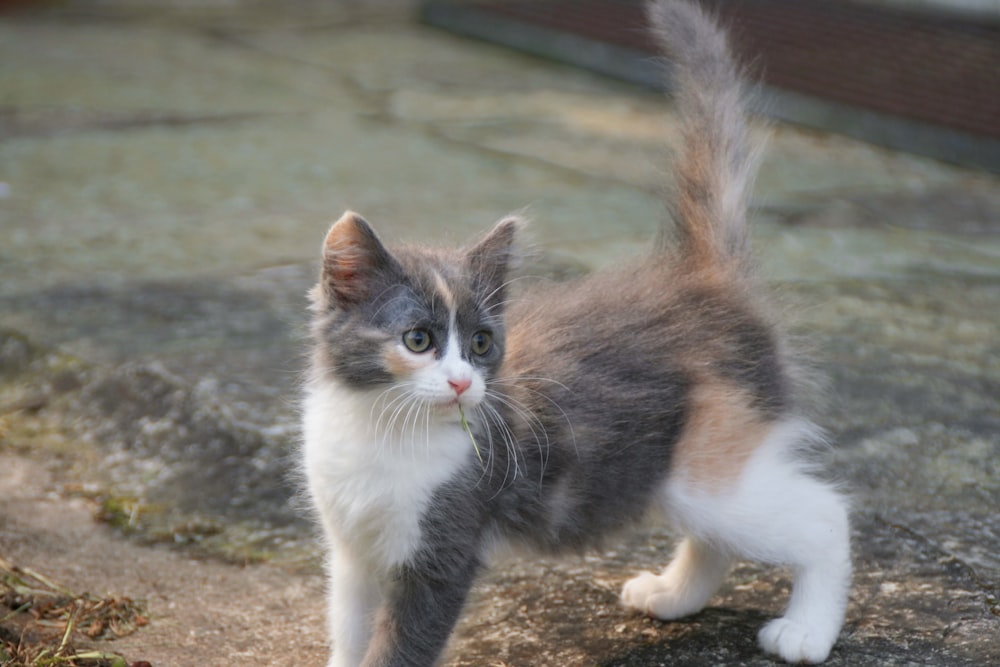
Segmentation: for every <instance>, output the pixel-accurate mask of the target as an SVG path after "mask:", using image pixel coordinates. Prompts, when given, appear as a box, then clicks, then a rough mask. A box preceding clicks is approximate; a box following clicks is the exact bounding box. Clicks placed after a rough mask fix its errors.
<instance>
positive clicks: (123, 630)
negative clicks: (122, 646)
mask: <svg viewBox="0 0 1000 667" xmlns="http://www.w3.org/2000/svg"><path fill="white" fill-rule="evenodd" d="M147 623H148V620H147V619H146V616H145V613H144V611H143V605H142V603H141V602H136V601H134V600H131V599H129V598H125V597H105V598H101V597H95V596H93V595H90V594H89V593H83V594H77V593H74V592H73V591H70V590H68V589H66V588H65V587H63V586H60V585H59V584H57V583H55V582H54V581H52V580H51V579H49V578H48V577H46V576H45V575H43V574H41V573H39V572H35V571H34V570H31V569H29V568H26V567H21V566H18V565H15V564H13V563H11V562H9V561H7V560H6V559H4V558H3V557H0V664H3V665H9V666H10V667H50V666H51V667H55V666H60V667H128V666H129V663H128V662H127V661H126V660H125V658H123V657H122V656H120V655H117V654H115V653H113V652H110V651H102V650H97V649H94V648H93V646H94V645H95V644H96V643H97V642H99V641H101V640H108V639H116V638H118V637H124V636H126V635H130V634H132V633H133V632H135V631H136V630H137V629H138V628H140V627H142V626H144V625H146V624H147ZM81 645H86V648H81ZM142 665H143V663H142V662H136V663H132V667H141V666H142Z"/></svg>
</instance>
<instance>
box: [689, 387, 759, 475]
mask: <svg viewBox="0 0 1000 667" xmlns="http://www.w3.org/2000/svg"><path fill="white" fill-rule="evenodd" d="M690 415H691V416H690V419H689V422H688V424H687V426H686V427H685V429H684V435H682V436H681V439H680V440H679V441H678V443H677V448H676V449H675V450H674V460H673V470H674V472H673V473H672V475H673V476H675V477H682V478H683V479H684V480H685V481H687V482H688V483H691V484H692V485H694V486H697V487H699V488H701V489H703V490H706V491H713V492H718V491H722V490H724V489H725V488H726V487H727V486H728V485H731V484H732V483H733V482H735V481H736V479H737V478H738V477H739V476H740V473H742V472H743V468H744V466H745V465H746V463H747V460H748V459H749V458H750V455H751V454H753V452H754V451H755V450H756V449H757V447H758V446H759V445H760V444H761V443H762V442H763V441H764V439H765V437H766V436H767V433H768V431H769V430H770V427H771V424H770V423H769V422H768V421H767V420H766V419H765V418H764V417H763V416H761V415H760V414H759V413H758V412H757V411H756V410H754V409H753V407H752V406H751V405H750V397H749V396H747V394H746V392H744V391H741V390H739V389H738V388H736V387H734V386H732V385H729V384H726V383H723V382H720V381H719V380H716V379H710V380H707V381H704V382H702V383H701V384H700V385H699V386H698V387H697V388H696V389H695V390H694V392H693V394H692V396H691V413H690Z"/></svg>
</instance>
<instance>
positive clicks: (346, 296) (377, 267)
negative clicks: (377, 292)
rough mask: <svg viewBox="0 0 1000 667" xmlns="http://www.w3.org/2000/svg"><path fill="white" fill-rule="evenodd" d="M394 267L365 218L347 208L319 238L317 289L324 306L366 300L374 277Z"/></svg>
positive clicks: (349, 304)
mask: <svg viewBox="0 0 1000 667" xmlns="http://www.w3.org/2000/svg"><path fill="white" fill-rule="evenodd" d="M395 266H396V261H395V260H394V259H393V258H392V255H390V254H389V251H388V250H386V249H385V246H383V245H382V242H381V241H379V239H378V237H377V236H376V235H375V231H374V230H373V229H372V228H371V226H370V225H369V224H368V223H367V222H366V221H365V219H364V218H362V217H361V216H360V215H358V214H357V213H355V212H353V211H347V212H345V213H344V214H343V215H342V216H340V219H339V220H337V221H336V222H335V223H333V226H332V227H330V231H329V232H327V234H326V240H325V241H323V273H322V276H321V278H320V288H321V289H322V292H323V296H325V297H326V302H327V304H328V305H337V306H340V307H342V308H343V307H350V306H353V305H356V304H359V303H361V302H363V301H364V300H365V299H367V298H368V297H369V296H370V295H371V291H372V288H373V287H374V284H375V283H376V282H377V279H378V278H379V277H380V276H382V275H384V274H385V273H386V272H388V271H390V270H392V269H393V268H394V267H395Z"/></svg>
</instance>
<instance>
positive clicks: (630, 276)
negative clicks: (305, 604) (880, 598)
mask: <svg viewBox="0 0 1000 667" xmlns="http://www.w3.org/2000/svg"><path fill="white" fill-rule="evenodd" d="M649 14H650V17H651V21H652V24H653V26H654V30H655V33H656V34H657V36H658V37H659V39H660V41H661V42H662V43H663V45H664V48H665V50H666V51H667V52H668V53H669V54H670V56H671V58H672V59H673V62H674V77H675V83H676V86H677V90H678V97H677V103H678V109H679V113H680V115H681V118H682V122H683V139H682V142H681V146H680V150H679V154H678V157H677V160H676V165H675V176H676V193H675V196H674V198H673V202H672V204H671V211H672V214H673V218H674V219H675V221H676V225H675V229H674V230H673V234H664V235H663V241H662V242H661V243H659V244H657V247H655V248H654V249H653V250H651V251H650V252H649V253H648V255H646V256H644V257H640V258H638V259H636V260H635V261H634V262H633V263H631V264H629V265H627V266H624V267H621V268H615V269H611V270H605V271H601V272H598V273H595V274H593V275H591V276H589V277H587V278H584V279H582V280H579V281H577V282H574V283H572V284H563V285H557V286H550V287H546V288H537V289H534V290H532V291H530V293H528V294H525V295H518V296H516V297H513V298H512V295H510V294H509V293H508V292H509V290H508V282H507V273H508V269H509V268H510V266H511V264H512V262H513V261H514V260H515V259H516V251H515V250H514V237H515V234H516V232H517V229H518V227H519V225H520V222H519V221H518V220H516V219H506V220H503V221H501V222H500V223H499V224H498V225H497V226H496V227H495V228H494V229H493V231H492V232H490V233H489V234H488V235H486V236H485V237H484V238H482V239H481V240H480V241H479V242H478V243H475V244H473V245H471V246H470V247H468V248H465V249H459V250H437V251H435V250H428V249H424V248H413V247H404V248H399V249H396V250H392V251H390V250H388V249H387V248H386V247H385V246H384V245H383V244H382V242H381V241H380V240H379V239H378V237H377V236H376V235H375V233H374V232H373V231H372V229H371V227H370V226H369V225H368V224H367V223H366V222H365V221H364V220H363V219H362V218H361V217H359V216H358V215H356V214H354V213H350V212H348V213H345V214H344V216H343V217H341V218H340V219H339V220H338V221H337V222H336V223H334V225H333V227H332V228H331V229H330V231H329V233H328V235H327V237H326V241H325V244H324V247H323V268H322V276H321V279H320V281H319V284H318V285H317V286H316V287H315V289H314V291H313V293H312V301H313V306H312V308H313V311H314V315H313V325H312V335H313V338H314V342H315V346H314V358H313V361H312V376H311V381H310V383H309V385H308V388H307V390H306V394H305V400H304V415H303V418H304V438H305V445H304V448H303V455H304V457H303V469H304V471H305V475H306V477H307V480H308V488H309V492H310V494H311V498H312V501H313V503H314V505H315V508H316V510H317V512H318V515H319V518H320V519H321V523H322V526H323V529H324V531H325V534H326V539H327V544H328V550H329V559H328V568H329V578H330V593H329V629H330V636H331V639H332V643H333V654H332V657H331V658H330V663H329V664H330V665H332V666H339V667H348V666H350V667H356V666H357V665H365V666H366V667H376V666H378V667H386V666H390V665H391V666H402V665H431V664H433V663H434V662H435V661H436V660H437V658H438V656H439V655H440V653H441V651H442V650H443V648H444V646H445V643H446V641H447V639H448V636H449V633H450V632H451V630H452V628H453V626H454V625H455V623H456V621H457V619H458V617H459V614H460V612H461V610H462V606H463V603H464V601H465V599H466V595H467V594H468V592H469V589H470V587H471V585H472V583H473V580H474V579H475V577H476V575H477V574H478V573H479V572H480V571H481V570H482V569H483V567H484V565H485V562H484V561H485V560H486V558H487V553H488V552H489V551H490V549H491V547H493V546H495V545H496V543H498V542H514V543H517V544H519V545H528V546H533V547H535V548H538V549H541V550H542V551H544V552H555V551H559V550H564V549H580V548H584V547H586V546H587V545H590V544H593V543H594V541H595V540H596V539H598V538H599V537H601V536H602V535H606V534H608V533H610V532H612V531H614V530H616V529H618V528H619V527H621V526H622V525H626V524H629V523H631V522H633V521H634V520H635V519H637V518H639V517H641V516H642V515H643V513H644V512H645V510H646V509H647V508H648V507H650V506H655V507H658V508H661V509H662V510H664V511H665V512H666V514H667V515H668V516H669V517H670V518H671V519H672V520H673V521H674V523H675V525H676V526H677V527H678V528H679V529H680V530H682V531H684V533H685V535H686V537H685V539H684V540H683V541H682V542H681V543H680V546H679V547H678V548H677V551H676V553H675V555H674V557H673V561H672V562H671V563H670V564H669V565H668V566H667V568H666V569H665V570H664V571H663V572H662V573H660V574H652V573H642V574H640V575H639V576H637V577H635V578H634V579H632V580H630V581H628V582H627V583H626V584H625V587H624V590H623V591H622V600H623V602H624V604H625V605H627V606H628V607H631V608H634V609H636V610H638V611H640V612H642V613H645V614H649V615H651V616H654V617H656V618H660V619H674V618H680V617H682V616H685V615H688V614H692V613H695V612H697V611H698V610H700V609H701V608H702V607H704V606H705V604H706V603H707V602H708V600H709V598H710V597H711V596H712V594H713V593H714V591H715V590H716V588H717V587H718V586H719V584H720V582H721V581H722V579H723V577H724V575H725V573H726V570H727V568H728V566H729V564H730V562H731V561H732V560H733V559H734V558H752V559H756V560H759V561H764V562H767V563H775V564H785V565H790V566H791V567H792V568H793V572H794V577H795V580H794V588H793V590H792V594H791V601H790V603H789V605H788V609H787V611H786V612H785V615H784V616H783V617H781V618H779V619H776V620H773V621H771V622H769V623H768V624H766V625H765V626H764V628H763V629H762V630H761V631H760V634H759V641H760V645H761V647H762V648H763V649H764V650H765V651H767V652H769V653H773V654H776V655H778V656H780V657H781V658H783V659H785V660H788V661H790V662H821V661H823V660H824V659H825V658H826V657H827V655H828V654H829V652H830V649H831V647H832V646H833V644H834V641H835V640H836V638H837V635H838V633H839V631H840V627H841V624H842V622H843V617H844V610H845V606H846V600H847V592H848V586H849V578H850V570H851V565H850V557H849V530H848V521H847V511H846V503H845V501H844V499H843V498H842V497H841V496H840V495H839V494H838V493H837V492H836V491H835V490H834V489H833V488H831V487H830V486H828V485H826V484H824V483H822V482H819V481H817V480H816V479H814V478H813V477H811V476H810V475H809V474H808V473H807V470H806V466H805V465H804V464H803V463H801V461H800V457H799V456H798V455H799V453H800V451H801V450H802V449H804V448H807V447H809V446H811V445H812V444H813V443H815V442H816V441H817V439H818V433H817V429H816V427H814V426H813V425H812V424H811V423H810V422H809V421H808V420H807V419H806V418H805V417H804V416H802V414H801V408H800V407H799V406H798V405H797V404H796V392H795V389H794V387H793V383H792V381H791V379H790V378H791V375H792V363H793V362H792V360H791V359H790V355H789V353H788V352H787V350H786V347H785V346H784V345H783V343H782V340H781V338H780V337H779V334H778V333H777V329H776V328H775V326H774V324H773V323H772V322H771V321H770V319H769V316H768V313H767V310H766V309H765V308H764V307H763V306H762V305H761V301H760V300H759V298H758V297H757V296H756V292H755V290H754V286H753V284H754V278H753V275H752V271H751V260H750V252H749V248H748V240H747V230H746V223H745V216H746V199H747V196H748V191H749V189H750V182H751V178H752V176H753V172H754V153H755V150H754V148H753V146H752V145H751V142H750V140H749V138H748V133H747V127H746V113H745V109H744V102H743V87H742V84H741V81H740V77H739V72H738V70H737V68H736V66H735V65H734V64H733V62H732V61H731V59H730V56H729V55H728V51H727V48H726V42H725V38H724V35H723V33H722V32H721V31H720V30H719V29H718V28H717V27H716V26H715V25H714V23H713V22H712V21H711V20H710V19H709V18H708V17H707V16H706V15H705V14H704V13H703V12H702V11H701V10H700V9H698V8H697V6H695V5H690V4H686V3H684V2H677V1H662V2H655V3H652V4H651V5H650V7H649ZM466 417H467V421H466Z"/></svg>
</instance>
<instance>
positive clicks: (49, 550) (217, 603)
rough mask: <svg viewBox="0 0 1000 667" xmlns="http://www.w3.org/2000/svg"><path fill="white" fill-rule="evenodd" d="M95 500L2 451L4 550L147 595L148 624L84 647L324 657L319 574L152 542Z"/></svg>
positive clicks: (159, 654)
mask: <svg viewBox="0 0 1000 667" xmlns="http://www.w3.org/2000/svg"><path fill="white" fill-rule="evenodd" d="M95 509H96V506H95V503H94V502H93V501H90V500H87V499H85V498H67V497H65V496H64V495H61V494H59V493H56V484H55V482H54V480H53V478H52V475H51V474H50V473H49V472H48V471H47V470H46V468H45V466H44V465H43V464H42V463H41V462H38V461H35V460H33V459H30V458H26V457H24V456H21V455H18V454H15V453H12V452H9V451H0V556H2V557H4V558H6V559H7V560H8V561H10V562H12V563H16V564H17V565H20V566H23V567H28V568H31V569H32V570H35V571H37V572H40V573H43V574H44V575H45V576H46V577H47V578H49V579H51V580H53V581H54V582H57V583H58V584H59V585H60V586H62V587H64V588H66V589H69V590H70V591H74V592H80V593H83V592H89V593H90V594H92V595H95V596H107V597H127V598H131V599H133V600H141V601H143V602H144V606H145V610H146V612H147V615H148V617H149V621H150V622H149V624H148V625H145V626H144V627H142V628H140V629H138V630H137V631H136V632H135V633H133V634H131V635H129V636H127V637H124V638H120V639H116V640H114V641H96V642H95V641H89V640H87V639H86V637H83V638H82V639H81V640H78V641H76V642H75V644H76V647H77V648H78V649H83V648H94V649H98V650H102V651H107V652H114V653H117V654H120V655H122V656H124V657H125V658H126V659H127V660H128V661H129V662H130V663H134V662H138V661H147V662H149V663H150V664H151V665H152V666H153V667H164V666H168V665H178V666H181V665H185V666H187V665H199V666H200V667H208V666H210V665H219V666H220V667H221V666H223V665H225V666H230V665H235V664H247V665H267V664H282V665H319V664H323V662H324V660H325V654H326V648H325V644H324V639H323V628H324V623H323V595H322V590H323V583H322V581H321V579H320V577H319V576H318V575H314V574H303V573H297V572H289V571H286V570H284V569H282V568H280V567H278V566H275V565H270V564H260V565H248V566H240V565H229V564H225V563H221V562H218V561H213V560H205V559H195V558H193V557H192V556H191V555H190V554H186V553H184V552H183V551H178V550H172V549H170V548H168V547H165V546H144V545H141V544H138V543H136V542H135V541H133V540H129V539H127V538H125V537H123V536H121V535H120V534H118V533H116V532H115V531H114V530H113V529H111V528H109V527H108V526H105V525H102V524H100V523H98V522H96V521H95V520H94V518H93V517H94V513H95ZM2 613H6V611H2Z"/></svg>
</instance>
